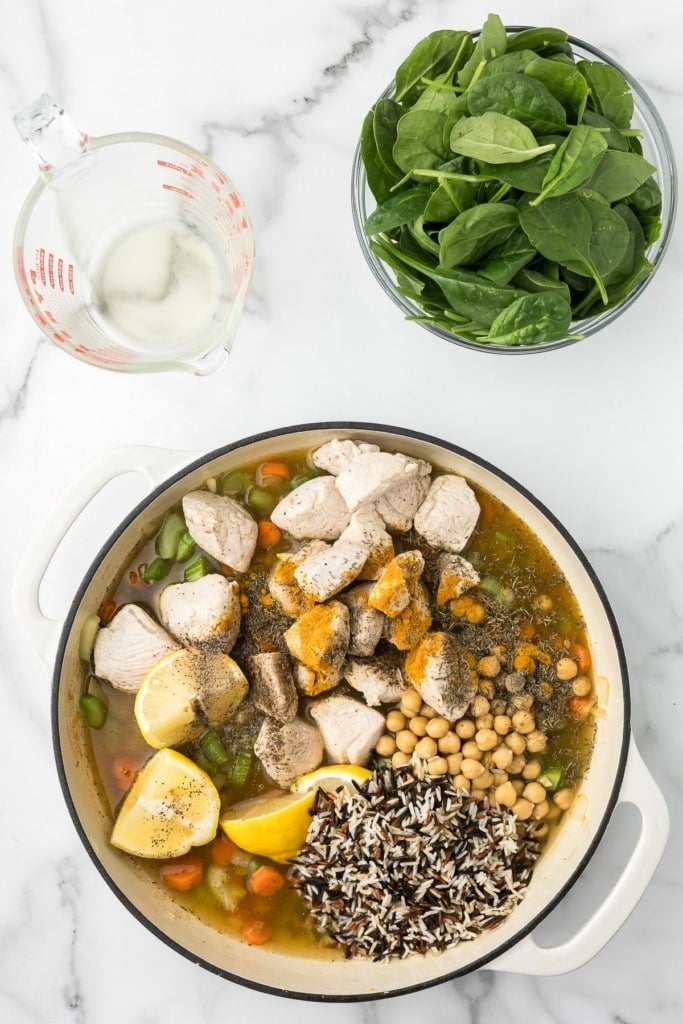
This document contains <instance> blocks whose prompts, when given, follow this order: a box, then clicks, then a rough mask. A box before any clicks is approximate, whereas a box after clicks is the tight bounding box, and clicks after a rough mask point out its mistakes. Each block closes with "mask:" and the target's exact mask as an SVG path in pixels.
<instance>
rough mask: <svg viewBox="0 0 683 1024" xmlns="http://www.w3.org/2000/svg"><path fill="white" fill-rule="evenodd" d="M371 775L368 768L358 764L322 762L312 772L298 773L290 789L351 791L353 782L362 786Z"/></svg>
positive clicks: (306, 791)
mask: <svg viewBox="0 0 683 1024" xmlns="http://www.w3.org/2000/svg"><path fill="white" fill-rule="evenodd" d="M371 775H372V772H371V771H370V769H369V768H362V767H361V765H359V764H324V765H323V766H322V767H321V768H316V769H315V771H314V772H306V774H305V775H300V776H299V778H298V779H296V780H295V782H294V784H293V785H292V790H293V791H294V792H295V793H310V792H311V791H313V792H315V791H316V790H317V789H324V790H325V792H326V793H333V792H335V790H338V789H345V790H348V791H349V792H353V790H354V785H353V784H354V782H355V783H357V784H358V785H359V786H362V785H364V783H366V782H367V781H368V779H369V778H370V776H371Z"/></svg>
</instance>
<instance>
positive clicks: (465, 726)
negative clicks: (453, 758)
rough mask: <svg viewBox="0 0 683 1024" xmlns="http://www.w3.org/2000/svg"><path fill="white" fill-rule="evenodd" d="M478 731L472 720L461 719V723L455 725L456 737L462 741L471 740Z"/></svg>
mask: <svg viewBox="0 0 683 1024" xmlns="http://www.w3.org/2000/svg"><path fill="white" fill-rule="evenodd" d="M476 731H477V729H476V726H475V724H474V722H473V721H472V720H471V719H470V718H461V719H460V721H459V722H456V723H455V732H456V735H457V736H459V737H460V739H461V740H471V739H472V737H473V736H474V734H475V732H476Z"/></svg>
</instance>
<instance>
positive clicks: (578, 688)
mask: <svg viewBox="0 0 683 1024" xmlns="http://www.w3.org/2000/svg"><path fill="white" fill-rule="evenodd" d="M592 689H593V684H592V683H591V681H590V679H589V678H588V676H577V677H576V679H575V680H574V682H573V683H572V693H573V694H574V696H575V697H587V696H588V694H589V693H590V692H591V690H592Z"/></svg>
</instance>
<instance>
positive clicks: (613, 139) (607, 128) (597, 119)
mask: <svg viewBox="0 0 683 1024" xmlns="http://www.w3.org/2000/svg"><path fill="white" fill-rule="evenodd" d="M582 121H583V123H584V124H589V125H590V126H591V127H592V128H599V129H600V131H601V132H602V134H603V135H604V137H605V142H606V143H607V145H608V147H609V148H610V149H617V150H619V151H620V152H622V153H628V152H629V151H630V150H629V144H628V142H627V141H626V139H625V138H624V136H623V135H622V134H621V132H620V131H619V129H618V128H617V127H616V126H615V125H613V124H612V122H611V121H608V120H607V118H606V117H603V116H602V114H598V113H596V111H595V110H590V109H589V108H588V107H587V108H586V109H585V110H584V112H583V118H582Z"/></svg>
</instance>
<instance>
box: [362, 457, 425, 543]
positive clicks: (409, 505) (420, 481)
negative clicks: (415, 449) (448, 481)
mask: <svg viewBox="0 0 683 1024" xmlns="http://www.w3.org/2000/svg"><path fill="white" fill-rule="evenodd" d="M416 462H417V463H418V465H419V466H420V467H421V469H420V472H419V473H418V475H417V476H414V477H413V478H412V480H406V481H405V482H403V483H399V484H394V486H393V487H390V488H389V490H388V491H387V492H386V494H383V495H382V496H381V497H380V498H378V499H377V501H376V502H375V509H376V510H377V513H378V515H380V516H381V517H382V519H383V520H384V522H385V524H386V526H387V527H388V529H390V530H395V531H396V532H397V533H405V532H406V531H407V530H409V529H410V528H411V526H412V525H413V519H414V518H415V513H416V512H417V510H418V508H419V507H420V505H421V504H422V502H423V501H424V500H425V498H426V497H427V494H428V493H429V485H430V483H431V480H430V477H429V474H430V472H431V466H430V465H429V463H427V462H422V461H421V460H420V459H416ZM422 467H426V469H427V471H426V473H423V472H422Z"/></svg>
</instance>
